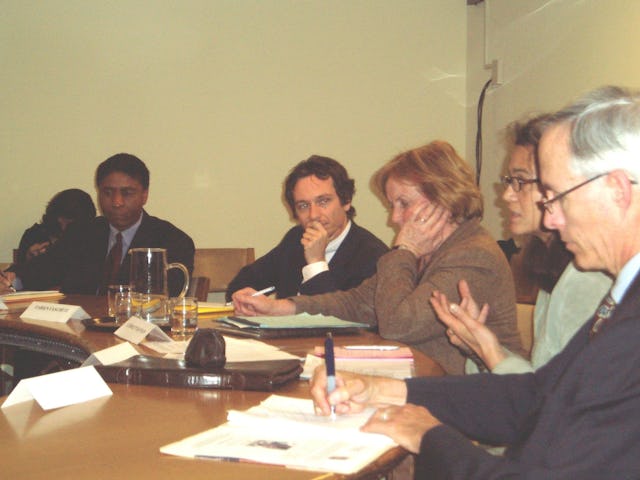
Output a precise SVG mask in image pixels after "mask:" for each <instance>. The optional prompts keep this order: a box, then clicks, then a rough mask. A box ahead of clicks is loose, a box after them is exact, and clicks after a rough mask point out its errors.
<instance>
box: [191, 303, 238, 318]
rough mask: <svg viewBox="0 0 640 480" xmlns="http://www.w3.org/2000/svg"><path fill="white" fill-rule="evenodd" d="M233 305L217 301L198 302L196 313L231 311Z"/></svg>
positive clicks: (208, 313)
mask: <svg viewBox="0 0 640 480" xmlns="http://www.w3.org/2000/svg"><path fill="white" fill-rule="evenodd" d="M232 312H233V305H226V304H224V303H217V302H198V315H211V314H218V313H232Z"/></svg>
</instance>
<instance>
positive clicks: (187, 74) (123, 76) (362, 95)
mask: <svg viewBox="0 0 640 480" xmlns="http://www.w3.org/2000/svg"><path fill="white" fill-rule="evenodd" d="M465 3H466V2H464V1H463V0H455V1H454V0H429V1H394V2H391V1H382V0H379V1H367V2H355V1H347V2H345V1H338V0H335V1H322V0H311V1H293V0H291V1H286V0H263V1H251V2H250V1H245V0H239V1H236V2H231V1H221V0H202V1H197V0H185V1H183V2H171V3H170V2H160V1H155V0H154V1H151V0H148V1H132V0H129V1H119V2H118V1H116V2H100V1H86V0H76V1H72V0H65V1H61V0H50V1H47V2H22V1H18V0H0V11H2V15H0V58H1V59H2V69H0V78H1V79H2V94H1V95H2V96H1V98H2V102H1V104H0V159H1V162H2V180H3V188H2V189H0V205H2V207H0V212H1V215H2V236H1V237H0V262H2V261H7V260H9V259H10V252H11V249H12V248H14V247H15V246H16V245H17V243H18V240H19V238H20V235H21V234H22V232H23V230H24V229H25V228H26V227H28V226H29V225H31V224H32V223H33V222H35V221H37V220H38V219H39V218H40V216H41V215H42V212H43V210H44V205H45V204H46V202H47V200H48V199H49V198H50V197H51V195H52V194H53V193H54V192H56V191H59V190H62V189H64V188H69V187H72V186H77V187H80V188H84V189H86V190H87V191H90V192H91V193H93V187H92V175H93V172H94V169H95V166H96V165H97V163H99V162H100V161H101V160H103V159H105V158H106V157H107V156H109V155H111V154H113V153H116V152H119V151H128V152H132V153H135V154H137V155H139V156H140V157H141V158H142V159H143V160H145V161H146V162H147V164H148V165H149V167H150V169H151V171H152V187H151V195H150V202H149V205H148V210H149V211H150V212H151V213H153V214H157V215H161V216H163V217H165V218H168V219H169V220H171V221H173V222H175V223H176V224H178V225H179V226H181V227H182V228H183V229H184V230H186V231H187V232H189V233H190V234H191V235H192V236H193V238H194V240H195V241H196V245H197V246H200V247H215V246H220V247H223V246H249V245H251V246H254V247H256V250H257V253H258V254H259V255H260V254H262V253H264V252H265V251H266V250H267V249H268V248H270V247H271V246H272V245H274V244H275V243H276V242H277V241H278V240H279V239H280V237H281V236H282V234H283V233H284V231H285V230H286V229H287V228H288V227H289V226H290V225H291V223H290V220H289V219H288V216H287V212H286V210H285V208H284V206H283V205H282V203H281V199H280V194H281V182H282V179H283V178H284V176H285V175H286V173H287V171H288V170H289V168H290V167H291V166H292V165H293V164H294V163H295V162H297V161H298V160H301V159H303V158H306V157H307V156H308V155H310V154H312V153H320V154H325V155H329V156H333V157H335V158H336V159H338V160H340V161H342V162H343V163H344V164H345V165H347V167H348V169H349V171H350V172H351V174H352V176H354V177H355V178H356V184H357V189H358V193H357V195H356V199H355V205H356V207H357V209H358V216H357V220H358V221H359V222H360V223H361V224H363V225H365V226H367V227H369V228H370V229H371V230H373V231H374V232H375V233H377V234H378V235H379V236H380V237H381V238H383V239H384V240H385V241H390V240H391V238H392V235H393V232H392V230H391V229H390V228H389V227H388V226H387V225H386V212H385V210H384V208H383V206H382V205H381V204H380V202H379V201H378V199H377V198H375V197H374V195H373V194H372V193H371V190H370V186H369V179H370V177H371V174H372V173H373V171H375V169H376V168H378V167H379V166H380V165H382V164H383V163H384V162H385V161H386V160H388V159H389V158H390V157H391V156H392V155H394V154H395V153H397V152H399V151H401V150H404V149H407V148H410V147H412V146H416V145H418V144H420V143H423V142H426V141H428V140H431V139H433V138H443V139H447V140H449V141H451V142H452V143H453V144H454V146H455V147H456V148H458V149H459V150H460V151H461V152H465V153H466V157H467V158H468V159H469V160H470V161H471V162H472V163H473V153H474V141H475V132H476V126H475V108H476V103H477V99H478V95H479V93H480V90H481V87H482V85H483V84H484V82H485V81H486V80H487V79H488V78H489V71H488V70H485V69H484V68H483V66H484V63H485V57H486V59H487V60H492V59H494V58H497V59H499V60H500V61H501V62H502V64H503V67H504V84H503V85H501V86H499V87H497V88H492V89H490V90H489V92H488V93H487V97H486V102H485V112H484V166H483V173H482V181H481V183H482V187H483V191H484V193H485V197H486V214H485V225H487V227H488V228H489V229H490V230H491V231H492V232H493V233H494V235H495V236H496V237H499V238H500V237H504V236H508V235H505V234H504V233H503V232H502V226H501V224H502V216H501V214H500V212H499V209H498V203H499V201H498V193H497V192H500V191H501V190H500V189H498V190H496V188H495V182H496V179H497V176H498V175H499V174H500V172H501V170H502V165H503V156H504V152H503V149H502V146H501V145H500V143H499V141H498V139H499V136H498V131H499V130H500V129H502V128H503V127H504V126H505V125H506V124H507V123H509V122H510V121H511V120H513V119H515V118H518V117H520V116H521V115H523V114H524V113H527V112H531V111H543V110H547V109H555V108H558V107H560V106H561V105H563V104H564V103H566V101H568V100H569V99H571V98H572V97H574V96H575V95H578V94H579V93H581V92H583V91H585V90H587V89H590V88H593V87H595V86H598V85H601V84H605V83H616V84H626V85H629V86H640V62H638V60H637V50H638V47H637V46H638V45H640V30H639V29H638V28H637V26H638V25H640V2H638V1H636V0H555V1H551V0H518V1H513V0H487V1H485V2H484V3H482V4H480V5H477V6H469V7H467V6H466V5H465ZM485 13H487V14H488V16H487V17H486V19H485ZM485 20H486V25H487V27H488V28H487V31H486V35H485V29H484V27H485ZM485 38H486V39H488V43H487V51H486V53H485V50H484V47H485Z"/></svg>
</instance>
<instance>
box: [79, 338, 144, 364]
mask: <svg viewBox="0 0 640 480" xmlns="http://www.w3.org/2000/svg"><path fill="white" fill-rule="evenodd" d="M139 354H140V353H139V352H138V351H137V350H136V349H135V348H134V347H133V345H131V344H130V343H129V342H122V343H119V344H118V345H114V346H113V347H109V348H103V349H102V350H98V351H97V352H94V353H92V354H91V355H89V358H87V359H86V360H85V361H84V362H83V363H82V366H83V367H85V366H87V365H111V364H112V363H118V362H123V361H125V360H127V359H129V358H131V357H135V356H136V355H139Z"/></svg>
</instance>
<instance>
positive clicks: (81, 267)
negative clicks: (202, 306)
mask: <svg viewBox="0 0 640 480" xmlns="http://www.w3.org/2000/svg"><path fill="white" fill-rule="evenodd" d="M108 241H109V224H108V222H107V219H106V218H105V217H97V218H95V219H93V220H91V221H89V222H86V223H78V222H75V223H73V224H71V225H70V226H69V228H68V229H67V232H66V233H65V235H64V237H63V238H62V240H60V241H59V242H57V243H56V244H55V245H53V247H51V248H50V249H49V251H48V253H47V255H42V256H40V257H35V258H34V259H33V260H32V261H31V262H27V263H26V264H25V265H21V266H18V267H17V271H16V274H17V275H18V277H20V279H21V280H22V283H23V287H24V288H25V289H26V290H45V289H49V288H52V287H55V286H59V287H60V288H61V290H62V291H63V292H64V293H84V294H95V293H96V292H97V291H98V289H99V288H100V287H101V286H102V283H103V278H104V263H105V258H106V255H107V244H108ZM136 247H155V248H165V249H167V262H169V263H171V262H180V263H182V264H184V265H185V266H186V267H187V269H188V270H189V272H190V273H191V272H192V271H193V257H194V253H195V246H194V244H193V240H191V238H190V237H189V236H188V235H187V234H186V233H184V232H183V231H182V230H180V229H178V228H176V227H175V226H173V225H172V224H171V223H169V222H167V221H165V220H161V219H159V218H157V217H152V216H150V215H148V214H147V213H146V212H143V217H142V222H141V223H140V227H139V228H138V231H137V232H136V235H135V236H134V237H133V240H132V241H131V245H130V246H129V248H136ZM129 268H130V257H129V255H126V256H125V258H124V260H123V262H122V266H121V267H120V272H119V274H118V275H119V282H120V283H128V281H129ZM168 282H169V293H170V294H171V295H176V294H178V293H179V292H180V290H181V289H182V283H183V281H182V274H181V273H180V272H178V271H174V270H173V269H172V270H170V271H169V278H168Z"/></svg>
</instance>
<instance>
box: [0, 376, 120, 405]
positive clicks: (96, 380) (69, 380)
mask: <svg viewBox="0 0 640 480" xmlns="http://www.w3.org/2000/svg"><path fill="white" fill-rule="evenodd" d="M109 395H113V392H112V391H111V389H110V388H109V386H108V385H107V384H106V383H105V381H104V380H103V379H102V377H101V376H100V374H99V373H98V372H97V371H96V369H95V368H93V367H81V368H74V369H72V370H63V371H61V372H56V373H50V374H48V375H41V376H39V377H33V378H25V379H24V380H20V382H19V383H18V385H16V388H14V389H13V391H12V392H11V393H10V394H9V396H8V397H7V399H6V400H5V401H4V403H3V404H2V408H7V407H10V406H12V405H15V404H18V403H22V402H26V401H28V400H32V399H35V401H36V402H38V404H39V405H40V406H41V407H42V409H43V410H51V409H53V408H59V407H66V406H67V405H73V404H76V403H82V402H86V401H88V400H93V399H94V398H100V397H106V396H109Z"/></svg>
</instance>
